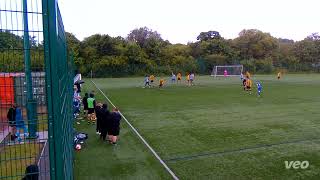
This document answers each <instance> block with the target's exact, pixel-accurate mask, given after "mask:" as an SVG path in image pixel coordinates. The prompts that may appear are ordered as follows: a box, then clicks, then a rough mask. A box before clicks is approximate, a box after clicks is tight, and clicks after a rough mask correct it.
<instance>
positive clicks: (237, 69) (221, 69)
mask: <svg viewBox="0 0 320 180" xmlns="http://www.w3.org/2000/svg"><path fill="white" fill-rule="evenodd" d="M242 71H243V65H229V66H214V67H213V69H212V72H211V76H214V77H218V76H240V75H241V74H242Z"/></svg>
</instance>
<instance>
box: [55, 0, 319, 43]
mask: <svg viewBox="0 0 320 180" xmlns="http://www.w3.org/2000/svg"><path fill="white" fill-rule="evenodd" d="M58 2H59V6H60V11H61V13H62V17H63V21H64V26H65V30H66V31H68V32H71V33H73V34H74V35H76V37H77V38H78V39H80V40H83V39H84V38H85V37H88V36H90V35H93V34H96V33H99V34H109V35H110V36H114V37H115V36H122V37H126V36H127V35H128V34H129V33H130V31H131V30H133V29H135V28H139V27H144V26H146V27H148V28H149V29H152V30H154V31H157V32H158V33H160V34H161V36H162V38H163V39H165V40H169V41H170V42H171V43H183V44H186V43H188V42H194V41H196V38H197V36H198V35H199V34H200V32H206V31H210V30H213V31H218V32H220V34H221V36H222V37H224V38H227V39H233V38H236V37H237V36H238V34H239V32H240V31H241V30H243V29H259V30H261V31H263V32H268V33H270V34H271V35H272V36H274V37H277V38H288V39H293V40H295V41H298V40H302V39H304V38H305V37H307V36H308V35H310V34H311V33H314V32H319V31H320V23H319V22H320V12H319V10H318V8H319V7H320V1H319V0H58Z"/></svg>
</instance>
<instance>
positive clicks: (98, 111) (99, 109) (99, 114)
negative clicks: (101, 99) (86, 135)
mask: <svg viewBox="0 0 320 180" xmlns="http://www.w3.org/2000/svg"><path fill="white" fill-rule="evenodd" d="M102 110H103V109H102V104H101V103H97V105H96V107H95V112H96V117H97V123H96V134H99V135H100V134H101V120H102V118H103V113H102Z"/></svg>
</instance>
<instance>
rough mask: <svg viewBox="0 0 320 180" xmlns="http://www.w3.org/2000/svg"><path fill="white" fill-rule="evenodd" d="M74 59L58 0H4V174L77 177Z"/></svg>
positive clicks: (0, 116)
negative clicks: (73, 90)
mask: <svg viewBox="0 0 320 180" xmlns="http://www.w3.org/2000/svg"><path fill="white" fill-rule="evenodd" d="M72 68H73V63H72V59H71V58H68V56H67V46H66V39H65V32H64V27H63V22H62V18H61V15H60V11H59V6H58V4H57V2H56V1H54V0H0V179H22V178H24V177H29V178H30V177H31V176H34V177H38V178H39V179H59V180H60V179H73V168H72V167H73V164H72V162H73V149H72V137H73V128H72V124H73V122H72V85H73V71H72Z"/></svg>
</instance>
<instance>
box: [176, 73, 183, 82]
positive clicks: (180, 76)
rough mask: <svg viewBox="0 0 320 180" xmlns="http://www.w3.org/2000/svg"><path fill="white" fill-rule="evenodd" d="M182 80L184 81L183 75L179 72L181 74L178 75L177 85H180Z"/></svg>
mask: <svg viewBox="0 0 320 180" xmlns="http://www.w3.org/2000/svg"><path fill="white" fill-rule="evenodd" d="M181 79H182V75H181V73H180V72H179V73H178V74H177V83H178V82H181Z"/></svg>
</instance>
